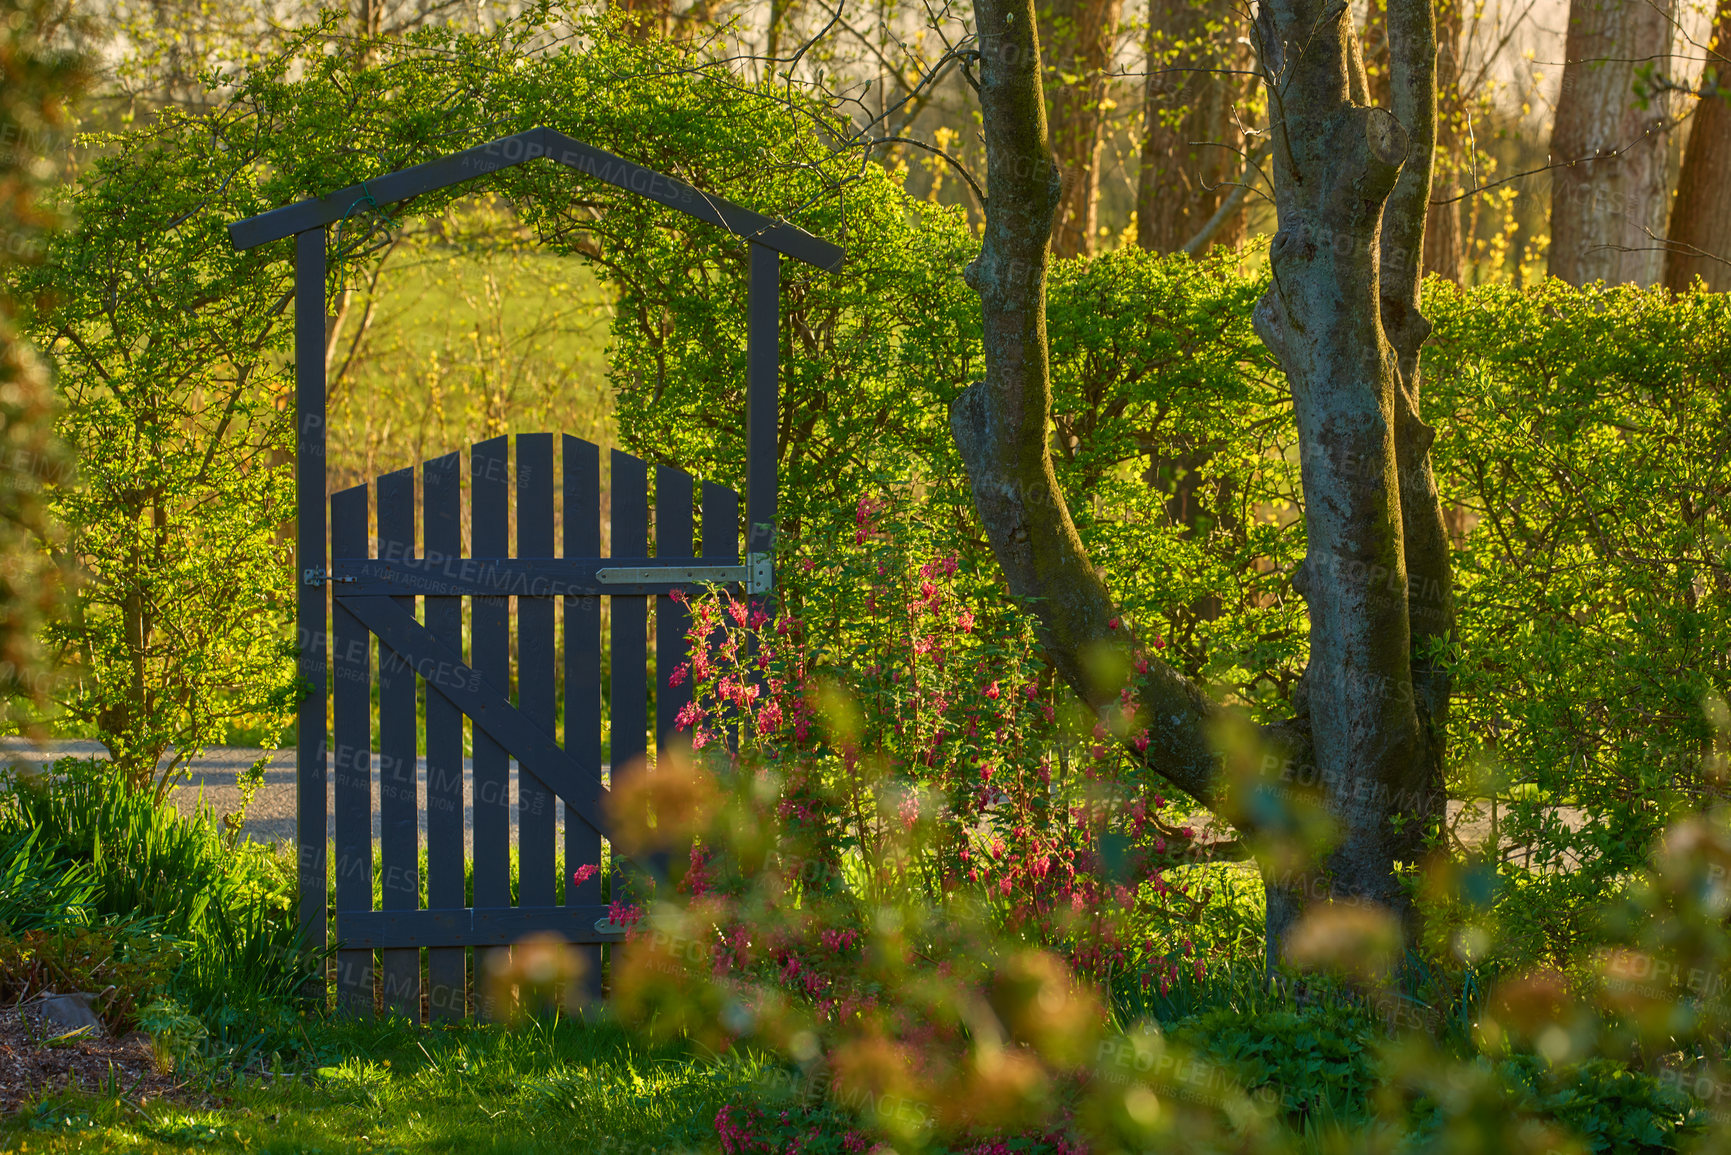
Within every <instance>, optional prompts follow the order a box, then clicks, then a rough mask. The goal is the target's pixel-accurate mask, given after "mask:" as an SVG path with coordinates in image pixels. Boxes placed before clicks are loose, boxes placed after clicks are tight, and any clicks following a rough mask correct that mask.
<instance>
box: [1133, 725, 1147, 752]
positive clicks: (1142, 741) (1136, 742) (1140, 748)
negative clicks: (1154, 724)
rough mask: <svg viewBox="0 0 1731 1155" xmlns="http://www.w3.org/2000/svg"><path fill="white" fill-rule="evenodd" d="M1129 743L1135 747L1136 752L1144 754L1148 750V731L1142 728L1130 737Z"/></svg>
mask: <svg viewBox="0 0 1731 1155" xmlns="http://www.w3.org/2000/svg"><path fill="white" fill-rule="evenodd" d="M1130 745H1132V746H1134V747H1136V753H1138V754H1146V753H1147V752H1148V731H1146V730H1144V731H1142V732H1141V733H1140V734H1138V735H1136V736H1135V737H1134V738H1132V739H1130Z"/></svg>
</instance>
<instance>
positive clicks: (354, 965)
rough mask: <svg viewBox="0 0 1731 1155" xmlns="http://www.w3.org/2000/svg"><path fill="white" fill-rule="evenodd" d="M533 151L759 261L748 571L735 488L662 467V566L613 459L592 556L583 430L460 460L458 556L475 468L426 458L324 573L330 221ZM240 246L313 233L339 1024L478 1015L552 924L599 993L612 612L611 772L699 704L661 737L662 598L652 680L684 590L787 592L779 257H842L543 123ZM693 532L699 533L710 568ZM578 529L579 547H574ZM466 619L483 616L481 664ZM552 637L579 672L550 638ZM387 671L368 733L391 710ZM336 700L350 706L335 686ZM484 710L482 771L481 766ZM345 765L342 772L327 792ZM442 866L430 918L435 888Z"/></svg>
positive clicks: (311, 561) (304, 354)
mask: <svg viewBox="0 0 1731 1155" xmlns="http://www.w3.org/2000/svg"><path fill="white" fill-rule="evenodd" d="M540 157H546V158H549V159H552V160H554V161H556V162H558V163H560V164H562V165H565V166H566V167H569V168H573V169H576V170H577V171H579V172H582V173H586V174H588V175H589V176H591V177H594V178H596V179H598V180H602V181H604V182H606V183H609V184H612V185H615V186H617V187H619V188H622V189H626V190H627V191H631V192H634V193H638V194H640V195H642V196H644V197H647V198H648V199H650V200H653V201H657V202H659V203H661V204H663V205H666V206H667V207H669V208H674V209H678V210H679V211H681V212H684V213H687V214H689V215H690V216H693V217H696V218H697V219H699V220H703V221H705V222H708V223H710V224H713V225H717V226H720V227H721V228H724V229H726V230H727V231H729V232H730V233H733V234H734V235H736V236H739V237H742V238H744V239H745V240H746V241H747V242H748V248H749V251H750V283H749V293H748V303H747V311H748V314H749V316H748V318H747V413H746V429H745V434H746V445H747V471H746V473H747V476H746V506H747V508H746V511H745V512H746V517H745V549H744V551H743V555H742V552H741V550H740V548H739V535H740V519H739V499H738V496H737V495H736V494H734V492H733V491H732V490H730V489H727V488H725V487H722V486H717V485H710V484H705V485H703V486H702V489H701V502H700V503H695V502H694V498H696V497H698V493H697V491H696V487H695V486H694V483H693V481H692V479H691V478H690V477H689V476H687V475H686V474H684V473H682V472H680V471H678V470H675V469H669V468H666V467H660V466H658V467H656V469H655V493H654V499H655V501H654V525H655V535H656V540H655V548H654V551H653V555H652V554H651V550H650V548H649V539H648V529H649V525H650V520H651V519H650V501H649V496H650V495H649V467H648V465H647V464H646V463H645V462H643V461H641V460H639V459H637V458H635V457H632V456H630V455H629V454H624V453H618V452H615V453H613V455H612V458H611V461H610V472H611V494H612V502H613V506H612V515H611V516H612V543H611V544H612V555H613V556H611V557H606V558H604V557H602V556H600V555H601V535H600V526H601V522H600V493H601V485H600V460H599V457H600V455H599V452H598V450H597V448H596V447H595V446H594V445H592V444H589V443H588V442H584V441H579V440H577V439H575V438H570V437H561V438H558V439H555V437H554V436H553V435H552V434H521V435H518V436H517V437H516V438H515V439H514V441H515V444H514V446H513V445H512V444H511V442H512V439H509V438H503V437H501V438H495V439H493V440H490V441H485V442H481V443H480V444H477V445H475V446H473V447H472V448H471V450H470V452H469V454H468V455H467V456H468V470H467V475H468V482H467V494H468V498H467V504H468V511H469V522H470V527H471V529H470V535H469V536H470V540H469V542H468V543H467V546H466V547H465V544H464V542H463V541H462V536H463V534H462V530H461V525H462V512H463V506H464V498H463V488H464V481H463V475H464V469H463V464H464V462H463V457H462V455H459V454H451V455H448V456H445V457H441V458H438V459H436V460H433V461H428V462H425V463H423V464H422V465H421V466H420V477H419V485H418V486H417V478H416V474H415V471H414V470H412V469H409V470H402V471H399V472H397V473H392V474H388V475H386V476H384V477H380V478H378V479H376V481H375V482H374V483H372V484H371V485H365V486H359V487H356V488H354V489H350V490H346V491H344V492H342V493H338V494H336V495H335V496H334V497H332V499H331V502H330V509H329V513H330V519H329V557H328V560H327V552H326V550H327V541H326V526H327V522H326V505H325V495H326V484H327V480H326V470H325V374H324V364H325V361H324V334H325V273H326V262H325V246H326V233H327V231H328V229H329V226H331V225H332V224H333V223H336V222H340V221H342V220H343V219H345V217H347V215H348V214H349V213H350V212H351V211H353V209H354V208H355V206H356V205H358V204H361V203H366V204H369V205H372V206H377V207H383V206H385V205H389V204H393V203H396V202H399V201H402V200H406V199H408V198H410V197H414V196H419V195H423V194H425V193H429V192H432V191H435V190H437V189H440V188H444V187H447V186H450V185H453V184H457V183H459V182H462V181H466V180H470V179H472V178H474V177H477V176H481V175H484V174H486V173H489V172H494V171H497V170H499V169H502V168H507V167H510V166H512V165H516V164H522V163H524V162H526V161H529V160H534V159H536V158H540ZM229 233H230V237H231V239H232V240H233V243H234V244H235V246H236V248H239V249H248V248H252V247H254V246H256V245H262V244H266V243H268V242H271V241H276V240H281V239H283V238H286V237H290V236H292V237H294V238H295V385H296V453H297V457H296V491H297V492H296V507H297V512H298V519H299V520H298V525H297V536H296V569H297V572H298V574H299V577H300V583H301V584H300V593H299V600H298V607H297V608H298V613H297V619H298V627H299V628H298V632H297V653H298V669H299V674H300V677H301V679H302V682H303V684H304V685H306V686H308V687H310V691H309V692H308V693H307V694H306V695H305V696H304V697H303V698H302V700H301V704H300V714H299V724H298V732H297V737H298V747H297V752H296V770H297V774H296V783H297V805H296V830H297V838H298V842H299V877H300V895H301V898H300V919H301V925H302V927H303V928H304V930H305V931H306V934H307V937H308V939H309V941H310V942H312V943H315V944H318V943H324V942H326V941H327V934H328V933H329V928H327V926H326V924H325V922H326V920H325V902H326V885H327V878H329V877H330V876H331V872H332V869H333V866H334V877H335V880H336V890H337V902H336V919H337V925H336V927H335V935H334V937H335V939H336V940H338V942H339V945H340V947H341V949H340V951H339V955H338V969H337V975H338V987H339V993H340V995H341V998H342V1001H343V1003H344V1005H346V1006H348V1007H350V1008H352V1009H354V1010H356V1011H359V1012H362V1013H367V1012H370V1011H371V1010H372V1008H373V1006H374V1002H375V998H377V997H379V995H380V993H381V991H382V997H383V1001H384V1003H385V1005H386V1006H387V1007H388V1008H390V1009H393V1010H397V1011H400V1012H403V1013H406V1014H410V1015H414V1016H417V1017H418V1016H419V1015H420V1013H421V1011H422V1009H423V1008H426V1009H427V1010H429V1011H430V1013H431V1014H433V1015H435V1016H438V1017H461V1016H462V1015H464V1014H466V1013H468V1010H469V1004H468V1002H467V1000H466V996H465V991H467V990H470V989H471V986H470V984H469V982H468V981H467V978H468V974H469V965H468V957H467V952H468V951H470V950H482V951H484V950H487V949H489V948H497V947H503V946H506V945H508V944H510V943H511V942H514V941H516V940H518V939H520V938H522V937H523V936H524V935H526V934H528V933H531V932H534V931H549V932H553V933H557V934H559V935H561V936H563V937H564V938H565V939H567V940H568V941H570V942H573V943H579V944H584V945H583V948H582V949H584V950H586V951H588V952H590V955H591V961H592V963H595V964H596V965H594V966H592V967H591V974H592V976H598V975H599V973H600V968H599V965H598V963H599V953H598V952H599V950H600V944H602V943H606V942H610V941H614V940H616V939H617V938H618V937H619V931H618V928H616V927H614V926H613V925H612V924H611V923H609V922H608V921H607V917H606V915H607V908H606V907H605V906H604V905H603V904H602V903H601V895H600V891H599V879H594V878H592V879H589V880H587V881H586V882H584V883H582V884H568V885H567V886H566V888H565V899H564V903H563V904H556V901H555V900H556V896H557V890H556V887H557V885H558V869H559V868H558V865H557V863H558V861H559V859H560V857H562V858H563V862H564V867H565V869H566V870H569V869H571V868H572V867H574V866H578V865H582V864H585V863H595V862H599V859H600V850H601V840H602V839H603V838H604V837H605V836H606V832H607V826H606V820H605V812H604V805H603V799H604V794H605V789H606V787H605V785H604V769H603V765H602V747H601V737H602V728H603V724H604V719H603V717H602V695H601V645H602V636H601V609H600V607H601V600H602V599H603V598H607V599H609V603H610V610H611V612H610V615H609V616H610V620H611V636H610V638H609V639H608V642H609V646H610V657H611V668H612V681H611V685H610V687H609V697H610V700H611V718H610V719H609V720H607V721H608V722H609V723H610V731H611V734H612V747H611V757H610V762H611V764H612V765H616V766H624V765H626V764H627V763H629V762H630V761H631V760H632V759H633V758H637V757H642V756H644V755H645V754H646V753H647V752H648V751H647V747H648V745H649V744H650V743H651V742H652V741H653V742H655V743H658V744H660V743H665V742H666V741H668V740H670V736H671V732H672V729H673V718H674V716H675V714H676V712H677V711H678V709H679V707H680V706H681V705H682V704H683V699H682V698H681V697H680V694H681V693H682V691H680V690H677V689H669V688H668V687H666V686H665V685H663V687H662V690H661V692H660V693H659V694H657V695H656V703H657V709H656V714H657V717H656V719H655V726H654V729H653V730H651V729H650V725H649V718H648V716H647V715H648V689H649V686H648V682H647V675H646V670H647V668H648V657H649V655H648V653H647V634H648V622H649V617H648V615H649V612H650V609H651V608H652V606H651V603H652V602H653V609H654V611H655V614H656V633H655V636H656V639H657V650H658V653H657V655H656V658H657V660H656V663H655V666H656V668H657V669H659V670H670V669H672V668H673V666H675V665H676V664H678V662H679V661H681V660H682V658H683V654H684V645H685V624H684V609H683V607H682V606H681V605H679V604H678V603H677V602H675V601H674V600H673V599H672V598H670V597H668V596H667V595H668V594H669V593H671V592H672V591H673V590H675V589H686V590H694V589H697V588H700V587H701V586H702V585H703V584H706V583H722V584H725V583H737V584H738V585H739V586H741V587H742V588H744V589H745V590H746V591H747V592H748V593H749V594H751V595H752V596H754V597H761V596H765V595H767V594H768V593H769V590H770V586H771V581H772V572H771V568H770V557H771V552H772V550H773V547H774V538H775V524H776V480H775V479H776V458H777V428H776V421H777V359H778V352H779V350H778V344H779V341H778V336H779V328H780V306H779V296H780V261H781V257H782V256H783V255H784V254H785V255H787V256H791V257H794V258H796V259H798V260H801V261H803V262H805V263H807V264H810V265H813V266H816V267H818V268H822V269H835V268H837V267H839V265H840V264H841V261H842V258H843V253H842V250H840V249H839V248H837V247H835V246H834V245H831V244H829V243H828V242H826V241H822V240H820V239H818V238H816V237H813V236H811V235H810V234H808V233H805V232H804V231H802V230H800V229H798V228H796V227H794V226H792V225H789V224H786V223H784V222H778V221H773V220H770V219H769V218H767V217H763V216H761V215H759V214H757V213H754V212H751V211H749V210H747V209H743V208H741V207H739V206H737V205H734V204H732V203H730V202H728V201H726V200H723V199H721V198H718V197H712V196H709V195H707V194H704V193H701V192H699V191H698V190H696V189H694V188H692V187H691V186H689V185H687V184H685V183H683V182H681V181H677V180H674V179H672V178H671V177H667V176H663V175H662V174H660V173H656V172H652V171H651V170H649V169H645V168H642V167H640V166H638V165H635V164H632V163H630V162H628V161H625V160H621V159H620V158H618V157H615V156H612V155H610V154H608V153H605V152H602V151H601V150H599V149H595V148H591V147H590V146H588V145H585V144H582V143H580V142H578V141H575V140H572V139H571V138H570V137H567V136H565V135H563V134H562V133H559V132H556V131H554V130H552V129H548V128H536V129H531V130H529V131H528V132H523V133H518V134H516V135H514V136H508V137H504V138H501V139H499V140H495V141H492V142H491V143H488V144H485V145H481V146H479V147H477V148H473V149H469V150H466V151H464V152H460V153H456V154H454V155H451V156H447V157H443V158H441V159H439V160H434V161H430V162H428V163H426V164H421V165H416V166H414V167H412V168H407V169H403V170H401V171H398V172H394V173H390V174H387V175H384V176H381V177H379V178H377V179H375V180H370V181H367V182H366V183H365V184H364V185H353V186H350V187H348V188H345V189H341V190H338V191H336V192H333V193H330V194H328V195H325V196H322V197H317V198H312V199H309V200H304V201H301V202H299V203H297V204H294V205H290V206H287V207H285V208H281V209H276V210H274V211H272V212H268V213H263V214H260V215H259V216H256V217H251V218H248V219H246V220H243V221H237V222H235V223H233V224H231V225H230V226H229ZM555 454H557V457H558V468H557V470H556V469H555V466H554V459H555ZM556 487H557V488H556ZM417 490H418V493H419V497H418V499H417ZM556 492H557V501H558V505H559V507H560V511H561V513H560V516H559V517H556V516H555V500H556V499H555V494H556ZM694 506H695V508H694ZM699 510H700V514H699V513H698V511H699ZM694 517H700V523H701V549H700V552H699V553H698V554H697V556H694V541H693V528H694ZM417 520H419V523H420V526H419V532H417V524H416V523H417ZM560 520H562V523H563V526H564V533H563V540H562V541H561V542H558V543H555V541H554V534H555V525H556V523H557V522H558V521H560ZM513 524H514V525H515V526H516V533H515V538H516V540H515V541H514V542H513V541H512V540H510V538H511V531H510V526H512V525H513ZM417 538H419V539H420V545H419V547H417ZM556 547H557V548H556ZM465 600H467V604H468V606H469V618H470V620H469V629H468V637H469V641H468V647H467V652H466V653H465V647H464V624H463V622H464V605H465ZM513 604H514V605H515V607H516V613H515V638H516V643H517V645H516V650H517V659H516V663H515V669H513V663H512V658H511V650H512V646H511V641H512V637H513V627H512V617H513V615H512V612H511V608H512V606H513ZM327 620H328V623H329V624H328V626H327ZM560 621H562V623H563V630H562V637H563V646H562V650H563V652H562V653H561V652H560V649H561V647H560V646H559V645H558V644H556V639H558V638H559V637H560V636H561V633H560V631H559V630H558V623H559V622H560ZM373 639H376V641H377V661H376V663H375V661H374V659H373V650H374V641H373ZM561 663H562V665H563V671H562V672H563V679H562V682H563V685H564V691H565V702H564V717H565V726H564V734H563V737H562V738H561V736H560V735H558V734H557V733H556V732H555V731H556V729H557V727H556V718H557V715H558V710H557V705H558V703H557V702H556V700H555V693H556V690H555V687H556V685H557V684H559V682H560V679H559V678H557V677H556V676H555V674H556V670H557V667H558V666H559V664H561ZM375 670H376V672H377V682H378V704H379V705H378V719H379V724H378V728H377V731H378V732H377V734H376V735H375V734H374V733H373V727H372V713H371V709H372V707H371V696H372V681H373V677H374V671H375ZM663 681H665V680H663ZM513 682H515V685H516V687H517V693H516V696H515V700H513V697H512V694H511V688H512V684H513ZM327 685H329V686H330V687H332V688H331V690H330V692H329V693H327V692H326V691H325V687H326V686H327ZM423 697H424V703H425V705H424V726H423V723H422V721H421V720H420V718H419V717H418V714H417V701H418V700H419V699H422V698H423ZM465 718H467V719H468V724H469V732H470V745H471V747H472V751H473V754H472V758H471V759H470V760H468V763H467V765H466V764H465V759H464V757H463V750H464V719H465ZM333 724H334V728H333ZM423 728H424V732H425V736H424V741H423V739H422V730H423ZM375 747H376V751H377V758H376V764H377V769H376V771H375V757H374V754H375ZM422 752H424V754H425V763H424V768H423V766H422V763H421V754H422ZM513 761H515V764H516V767H517V775H516V785H517V808H518V819H517V845H518V874H519V882H518V894H517V901H516V902H515V903H513V902H512V900H511V893H510V876H509V870H510V841H511V815H510V809H509V793H510V782H511V778H510V775H511V765H512V762H513ZM327 772H334V781H331V782H330V784H329V787H327ZM327 789H330V790H331V791H332V801H331V803H330V805H331V806H332V807H333V809H332V811H331V817H332V818H334V824H335V828H336V830H335V852H336V860H335V862H334V863H332V862H330V861H328V859H327V852H326V827H327ZM375 792H376V798H377V801H376V803H375V800H374V799H375ZM555 799H557V800H558V802H559V803H560V804H562V806H563V810H564V814H565V839H564V846H563V848H562V849H563V855H562V856H561V855H560V854H559V853H558V850H559V849H560V848H559V847H556V845H555V830H556V827H555V815H556V813H557V810H558V807H557V806H556V805H555ZM465 810H467V811H469V812H470V813H472V815H473V820H472V825H473V850H472V859H471V860H466V854H468V853H469V852H467V851H466V850H465V825H466V822H465ZM375 811H376V813H377V815H378V820H379V830H380V834H379V839H378V847H377V855H378V859H377V865H378V867H379V869H380V873H381V875H382V878H383V890H382V893H383V898H382V901H381V903H380V906H379V908H378V909H374V908H373V901H372V877H373V872H374V865H375V859H374V845H373V819H374V814H375ZM423 814H424V816H425V830H426V834H425V842H424V843H423V842H422V841H421V827H422V816H423ZM423 849H424V850H425V851H426V855H427V870H426V875H427V877H426V879H425V880H424V881H425V887H424V889H425V893H426V901H425V904H424V905H423V903H422V900H421V893H422V889H423V887H422V881H423V880H422V879H421V878H420V870H419V856H420V852H421V850H423ZM471 862H472V867H471V868H472V871H473V897H472V901H470V900H469V899H468V898H467V897H466V895H465V878H464V874H465V868H466V866H469V865H470V863H471ZM567 877H569V876H567ZM423 949H424V950H425V951H426V958H425V970H424V974H423V967H422V961H423V960H422V955H421V952H422V951H423ZM375 952H377V953H376V955H375ZM375 964H376V965H375ZM423 979H424V981H423Z"/></svg>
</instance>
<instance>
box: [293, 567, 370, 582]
mask: <svg viewBox="0 0 1731 1155" xmlns="http://www.w3.org/2000/svg"><path fill="white" fill-rule="evenodd" d="M358 580H360V579H358V578H353V577H333V576H332V574H331V571H330V570H328V569H303V570H302V571H301V584H302V585H303V586H322V585H329V584H330V583H332V582H352V581H358Z"/></svg>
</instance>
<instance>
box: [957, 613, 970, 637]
mask: <svg viewBox="0 0 1731 1155" xmlns="http://www.w3.org/2000/svg"><path fill="white" fill-rule="evenodd" d="M956 625H958V626H960V627H961V630H962V632H963V633H964V634H969V633H972V632H973V630H974V611H973V610H963V611H962V612H961V613H959V614H957V615H956Z"/></svg>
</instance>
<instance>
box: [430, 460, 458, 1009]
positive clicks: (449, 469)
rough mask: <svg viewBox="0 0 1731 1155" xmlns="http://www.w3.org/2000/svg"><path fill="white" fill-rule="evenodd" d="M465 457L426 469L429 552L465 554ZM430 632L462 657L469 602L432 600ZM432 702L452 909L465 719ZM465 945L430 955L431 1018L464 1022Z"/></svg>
mask: <svg viewBox="0 0 1731 1155" xmlns="http://www.w3.org/2000/svg"><path fill="white" fill-rule="evenodd" d="M462 462H463V459H462V456H461V455H460V454H456V453H450V454H446V455H445V456H444V457H440V458H437V459H435V460H433V461H429V462H427V463H426V464H424V465H423V466H422V467H421V494H422V496H421V500H422V508H423V515H422V516H423V518H424V529H423V531H422V532H423V534H424V536H425V538H426V554H427V557H428V558H429V559H432V558H460V557H462V556H463V506H462V500H463V464H462ZM424 604H425V606H426V625H427V629H428V630H429V631H430V632H431V633H432V634H433V636H434V637H436V638H438V639H439V640H440V641H441V642H443V643H445V644H446V645H447V646H449V647H450V648H451V649H453V650H455V651H457V652H458V653H459V654H460V653H462V652H463V599H462V598H460V597H428V598H425V599H424ZM426 699H427V905H428V906H429V907H430V908H432V909H434V910H452V909H455V908H460V907H463V906H465V905H467V903H466V902H465V901H464V898H463V862H464V859H465V858H467V856H468V855H467V852H466V850H465V849H464V845H463V715H462V712H461V711H459V710H458V709H457V707H455V706H453V705H452V704H451V703H450V701H449V700H448V699H447V698H446V697H445V696H444V695H443V694H436V693H433V692H432V691H431V690H430V689H429V691H428V692H427V695H426ZM463 962H464V954H463V948H462V947H433V948H431V949H429V950H428V951H427V986H428V991H427V1009H428V1012H429V1017H430V1018H432V1019H443V1020H451V1019H461V1018H462V1017H463V1016H464V1014H465V1013H466V1010H467V1008H466V1005H465V1003H466V998H465V991H466V983H465V981H464V965H463Z"/></svg>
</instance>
